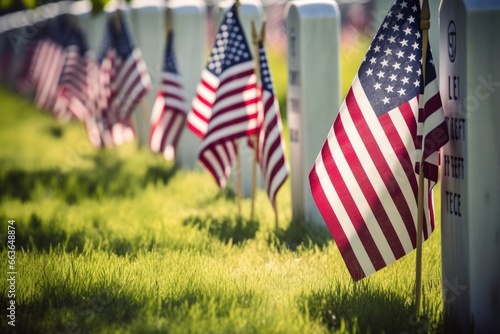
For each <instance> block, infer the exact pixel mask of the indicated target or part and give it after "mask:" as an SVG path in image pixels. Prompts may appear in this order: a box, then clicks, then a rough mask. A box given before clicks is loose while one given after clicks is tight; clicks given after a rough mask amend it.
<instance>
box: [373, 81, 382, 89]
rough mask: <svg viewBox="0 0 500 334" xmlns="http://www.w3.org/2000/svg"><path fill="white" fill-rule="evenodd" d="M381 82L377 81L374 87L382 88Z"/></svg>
mask: <svg viewBox="0 0 500 334" xmlns="http://www.w3.org/2000/svg"><path fill="white" fill-rule="evenodd" d="M381 86H382V85H381V84H380V82H377V83H376V84H375V85H373V88H375V90H379V89H380V88H381Z"/></svg>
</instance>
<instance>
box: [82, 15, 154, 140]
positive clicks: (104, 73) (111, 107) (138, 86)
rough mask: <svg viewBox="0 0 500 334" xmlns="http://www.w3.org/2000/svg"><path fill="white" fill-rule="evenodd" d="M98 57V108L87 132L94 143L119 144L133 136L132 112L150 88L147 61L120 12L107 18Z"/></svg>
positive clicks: (88, 123)
mask: <svg viewBox="0 0 500 334" xmlns="http://www.w3.org/2000/svg"><path fill="white" fill-rule="evenodd" d="M98 60H99V63H100V72H99V80H98V82H99V96H98V98H97V111H96V114H95V116H94V118H95V119H91V120H89V121H88V122H87V131H88V132H89V138H91V141H92V142H93V143H94V145H96V144H97V146H101V147H103V146H113V145H120V144H122V143H123V142H127V141H130V140H131V139H132V138H133V137H134V134H133V128H132V122H131V114H132V112H133V111H134V109H135V108H136V107H137V105H138V103H139V102H140V100H141V99H142V98H143V97H144V96H145V95H146V94H147V92H148V91H149V90H150V89H151V78H150V77H149V73H148V70H147V67H146V63H145V62H144V59H143V58H142V54H141V51H140V50H139V48H137V47H136V46H135V44H134V41H133V40H132V36H131V34H130V31H129V28H128V25H127V23H126V21H125V17H124V16H123V15H122V14H121V12H120V11H117V12H116V13H115V14H114V15H111V16H109V18H108V21H107V23H106V27H105V31H104V39H103V42H102V45H101V49H100V52H99V55H98ZM97 132H98V133H99V137H100V138H99V139H98V138H97V136H96V135H95V134H96V133H97ZM92 138H94V139H92Z"/></svg>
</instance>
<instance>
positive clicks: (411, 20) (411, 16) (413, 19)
mask: <svg viewBox="0 0 500 334" xmlns="http://www.w3.org/2000/svg"><path fill="white" fill-rule="evenodd" d="M406 21H408V23H415V18H414V17H413V15H410V17H409V18H407V19H406Z"/></svg>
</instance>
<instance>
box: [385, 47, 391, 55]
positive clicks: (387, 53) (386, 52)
mask: <svg viewBox="0 0 500 334" xmlns="http://www.w3.org/2000/svg"><path fill="white" fill-rule="evenodd" d="M384 53H385V55H386V56H390V55H391V54H392V51H391V49H389V48H387V49H385V50H384Z"/></svg>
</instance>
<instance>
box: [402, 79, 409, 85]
mask: <svg viewBox="0 0 500 334" xmlns="http://www.w3.org/2000/svg"><path fill="white" fill-rule="evenodd" d="M401 82H402V83H403V85H408V84H409V83H410V79H409V78H407V77H404V78H403V79H401Z"/></svg>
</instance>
